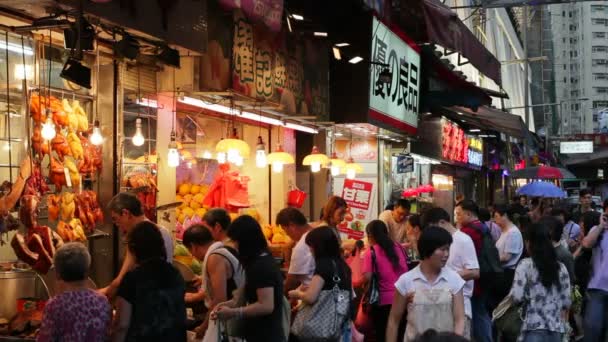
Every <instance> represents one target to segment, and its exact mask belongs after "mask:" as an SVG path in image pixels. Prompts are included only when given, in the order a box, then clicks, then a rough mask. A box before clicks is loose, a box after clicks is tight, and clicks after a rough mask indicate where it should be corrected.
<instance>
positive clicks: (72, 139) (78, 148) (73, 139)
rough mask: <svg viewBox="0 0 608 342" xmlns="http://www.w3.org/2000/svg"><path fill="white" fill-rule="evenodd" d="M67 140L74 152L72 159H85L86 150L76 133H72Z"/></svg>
mask: <svg viewBox="0 0 608 342" xmlns="http://www.w3.org/2000/svg"><path fill="white" fill-rule="evenodd" d="M67 138H68V144H69V145H70V150H71V151H72V157H74V159H78V160H81V159H83V154H84V150H83V149H82V143H81V142H80V138H79V137H78V134H76V133H75V132H74V131H70V132H69V133H68V137H67Z"/></svg>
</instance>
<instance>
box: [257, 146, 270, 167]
mask: <svg viewBox="0 0 608 342" xmlns="http://www.w3.org/2000/svg"><path fill="white" fill-rule="evenodd" d="M255 166H257V167H259V168H260V169H261V168H265V167H266V166H268V159H267V158H266V151H264V150H257V151H256V152H255Z"/></svg>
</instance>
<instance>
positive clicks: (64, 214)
mask: <svg viewBox="0 0 608 342" xmlns="http://www.w3.org/2000/svg"><path fill="white" fill-rule="evenodd" d="M74 197H75V195H74V194H73V193H71V192H64V193H63V194H61V219H62V220H63V221H66V222H69V221H70V220H71V219H73V218H74V213H75V212H76V203H75V201H74Z"/></svg>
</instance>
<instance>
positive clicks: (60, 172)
mask: <svg viewBox="0 0 608 342" xmlns="http://www.w3.org/2000/svg"><path fill="white" fill-rule="evenodd" d="M49 166H50V169H51V170H50V172H49V179H50V180H51V183H52V184H54V185H55V191H56V192H61V188H62V187H63V186H65V185H67V181H66V179H65V172H64V169H63V164H62V163H61V162H60V161H59V160H57V158H55V157H51V161H50V163H49Z"/></svg>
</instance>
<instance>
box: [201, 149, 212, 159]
mask: <svg viewBox="0 0 608 342" xmlns="http://www.w3.org/2000/svg"><path fill="white" fill-rule="evenodd" d="M211 158H213V156H212V155H211V152H209V151H205V152H203V159H211Z"/></svg>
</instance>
